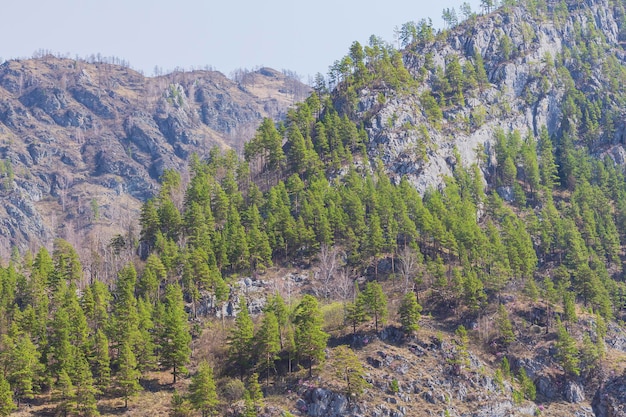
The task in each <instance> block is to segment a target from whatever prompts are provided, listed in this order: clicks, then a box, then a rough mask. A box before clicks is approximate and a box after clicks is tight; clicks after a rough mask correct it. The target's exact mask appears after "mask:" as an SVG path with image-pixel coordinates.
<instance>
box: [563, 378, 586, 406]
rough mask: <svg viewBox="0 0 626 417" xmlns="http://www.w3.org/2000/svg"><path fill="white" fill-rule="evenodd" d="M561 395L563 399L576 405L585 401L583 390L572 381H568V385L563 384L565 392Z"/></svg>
mask: <svg viewBox="0 0 626 417" xmlns="http://www.w3.org/2000/svg"><path fill="white" fill-rule="evenodd" d="M563 394H564V395H563V396H564V397H565V399H566V400H567V401H568V402H570V403H574V404H577V403H580V402H583V401H585V391H584V390H583V387H582V386H581V385H580V384H578V383H576V382H574V381H568V383H567V384H565V391H564V393H563Z"/></svg>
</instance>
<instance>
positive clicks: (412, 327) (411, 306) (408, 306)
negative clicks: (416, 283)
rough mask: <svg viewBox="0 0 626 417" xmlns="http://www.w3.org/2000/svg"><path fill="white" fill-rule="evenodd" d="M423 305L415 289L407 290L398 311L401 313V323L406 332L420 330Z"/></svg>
mask: <svg viewBox="0 0 626 417" xmlns="http://www.w3.org/2000/svg"><path fill="white" fill-rule="evenodd" d="M421 312H422V306H421V305H419V303H418V302H417V296H416V295H415V293H414V292H413V291H410V292H407V293H406V294H405V295H404V297H403V298H402V302H401V304H400V308H399V309H398V313H399V314H400V324H402V328H403V329H404V331H405V332H406V333H409V334H410V333H413V332H416V331H418V330H419V321H420V318H421V314H420V313H421Z"/></svg>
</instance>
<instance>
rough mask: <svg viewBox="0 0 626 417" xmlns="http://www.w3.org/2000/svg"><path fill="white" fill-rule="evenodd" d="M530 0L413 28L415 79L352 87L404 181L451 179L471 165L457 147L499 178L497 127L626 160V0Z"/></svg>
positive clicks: (355, 103)
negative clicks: (459, 167) (439, 26)
mask: <svg viewBox="0 0 626 417" xmlns="http://www.w3.org/2000/svg"><path fill="white" fill-rule="evenodd" d="M515 3H516V2H512V3H510V4H515ZM519 3H520V5H519V6H504V7H502V8H500V9H498V10H497V11H496V12H494V13H491V14H489V15H483V16H473V17H471V18H470V19H469V21H465V22H463V23H462V24H460V25H458V26H457V27H455V28H452V29H450V30H447V31H444V32H442V33H438V34H435V33H434V31H433V29H432V28H431V27H430V26H429V25H428V24H426V23H425V22H424V21H422V22H418V23H416V24H415V23H414V24H410V25H408V27H406V25H405V27H403V32H404V33H403V35H404V38H403V39H404V43H405V49H403V50H402V57H403V61H404V63H405V66H406V68H407V70H408V71H409V72H410V75H411V78H413V80H414V83H412V84H411V85H410V86H407V85H405V86H404V88H395V87H394V86H393V84H392V83H390V82H389V81H388V80H383V81H382V82H374V83H366V84H363V85H360V86H359V85H358V83H357V85H356V86H354V87H353V88H352V89H353V90H354V93H353V94H354V95H353V96H352V97H351V98H350V99H346V97H345V95H340V99H341V100H342V104H343V108H344V110H345V111H346V112H348V113H351V114H352V117H354V118H355V119H358V120H364V122H365V125H366V130H367V133H368V136H369V138H370V141H369V142H368V145H367V146H368V150H369V154H370V157H373V158H378V157H380V158H381V159H382V161H383V163H384V164H385V166H386V167H387V169H388V172H389V173H390V175H391V176H392V177H393V178H395V180H396V181H399V179H400V178H401V177H402V176H407V177H408V178H410V180H411V182H412V183H413V184H414V185H415V186H416V187H417V188H418V189H419V190H420V191H421V192H423V191H424V190H426V189H427V188H428V187H430V186H433V185H435V184H441V180H442V178H443V177H444V176H449V175H451V174H452V172H453V170H454V166H455V164H456V163H457V162H459V161H457V156H455V150H456V151H458V153H459V155H460V158H461V161H460V162H461V163H462V164H464V165H465V166H469V165H471V164H472V163H475V162H481V161H486V162H487V164H484V165H482V167H483V173H484V174H486V175H487V176H489V175H492V174H493V173H494V172H495V171H496V169H497V161H496V157H495V148H494V146H493V145H494V143H495V142H494V137H495V135H494V133H495V132H496V131H497V130H503V131H511V130H517V131H519V132H520V134H521V136H522V137H524V136H525V135H527V134H528V133H530V134H531V135H532V136H535V137H536V136H538V135H539V134H540V132H541V129H542V128H544V127H545V128H546V129H547V132H548V134H549V135H550V136H551V137H560V136H561V135H562V134H563V133H566V134H569V136H570V137H572V138H573V139H574V140H576V139H583V138H584V141H583V142H584V143H583V144H584V145H586V146H587V147H588V149H589V152H591V153H593V154H595V155H608V156H610V157H611V158H613V159H614V160H615V161H617V162H618V163H619V164H623V163H624V162H625V161H626V158H625V156H626V150H625V149H624V130H625V118H624V112H623V107H622V99H621V98H620V96H621V95H622V94H623V90H624V68H625V63H626V52H625V51H624V49H623V42H622V41H623V40H624V30H625V29H624V24H623V19H624V9H623V5H622V4H621V2H615V1H610V0H594V1H586V2H560V3H559V2H552V1H545V2H544V1H539V2H532V3H528V2H519ZM523 3H527V4H528V5H527V6H526V5H523ZM357 73H358V71H357ZM481 73H482V74H481ZM355 78H358V74H357V76H356V77H355ZM490 182H492V181H490Z"/></svg>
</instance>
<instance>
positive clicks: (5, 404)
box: [0, 372, 17, 416]
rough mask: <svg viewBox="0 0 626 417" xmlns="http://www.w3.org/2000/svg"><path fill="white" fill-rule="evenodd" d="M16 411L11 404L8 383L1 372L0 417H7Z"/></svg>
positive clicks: (12, 403)
mask: <svg viewBox="0 0 626 417" xmlns="http://www.w3.org/2000/svg"><path fill="white" fill-rule="evenodd" d="M15 409H17V407H16V406H15V403H14V402H13V391H11V386H10V385H9V381H7V380H6V379H5V378H4V375H3V374H2V372H0V416H8V415H9V414H11V413H12V412H13V410H15Z"/></svg>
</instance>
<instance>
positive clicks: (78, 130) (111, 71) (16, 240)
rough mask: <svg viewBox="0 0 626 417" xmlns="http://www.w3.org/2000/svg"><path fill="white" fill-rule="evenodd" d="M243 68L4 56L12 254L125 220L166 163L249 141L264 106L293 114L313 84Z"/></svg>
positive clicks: (268, 113) (2, 98) (274, 114)
mask: <svg viewBox="0 0 626 417" xmlns="http://www.w3.org/2000/svg"><path fill="white" fill-rule="evenodd" d="M238 78H239V79H238V81H237V82H235V81H233V80H231V79H229V78H227V77H226V76H224V75H223V74H221V73H219V72H216V71H191V72H174V73H171V74H167V75H163V76H158V77H145V76H143V75H141V74H140V73H138V72H136V71H133V70H131V69H129V68H126V67H124V66H119V65H112V64H106V63H87V62H84V61H79V60H72V59H62V58H57V57H53V56H44V57H42V58H38V59H28V60H18V61H7V62H5V63H4V64H2V65H0V161H1V162H2V167H3V168H2V170H1V173H2V176H3V187H2V190H1V192H0V193H1V195H2V198H3V201H4V204H3V205H2V207H0V255H2V256H3V257H4V258H6V256H7V255H8V254H9V253H10V249H11V247H12V246H14V245H15V246H16V247H17V248H18V249H19V250H20V251H23V250H25V249H28V248H36V247H38V246H39V245H41V244H45V245H49V244H50V243H51V239H52V238H53V236H55V235H57V234H59V235H61V236H64V235H65V236H66V237H71V236H74V237H75V236H77V235H82V234H85V233H87V234H88V232H89V230H91V229H93V227H94V226H95V225H98V224H99V225H100V226H102V227H106V228H108V227H109V226H112V228H111V230H115V229H119V227H120V225H121V224H122V223H129V222H127V221H124V222H122V220H121V218H128V217H129V216H130V217H135V216H136V213H137V210H138V208H139V205H140V203H141V201H143V200H145V199H146V198H149V197H150V196H152V195H153V194H154V192H155V190H156V189H157V180H158V178H159V176H160V175H161V174H162V173H163V171H164V170H165V169H176V170H184V168H185V165H186V160H187V158H188V157H189V155H190V154H191V153H194V152H195V153H197V154H198V155H200V156H201V157H202V156H203V155H206V154H207V153H208V152H209V150H210V149H211V148H212V147H214V146H218V147H220V148H222V149H236V150H237V149H241V147H242V145H243V143H244V142H245V141H246V140H248V139H250V138H251V137H252V135H254V132H255V130H256V127H257V126H258V125H259V123H260V122H261V120H262V119H263V118H264V117H271V118H275V119H280V118H282V117H284V115H285V112H286V109H287V108H288V107H289V106H290V105H292V104H294V103H295V102H297V101H299V100H301V99H303V98H304V97H306V95H307V94H308V91H309V90H310V89H309V87H308V86H306V85H305V84H303V83H301V82H299V81H298V80H296V79H295V78H293V77H289V76H286V75H284V74H283V73H281V72H278V71H275V70H273V69H270V68H261V69H259V70H257V71H250V72H243V73H242V74H240V77H238ZM129 224H130V223H129ZM105 234H106V233H105Z"/></svg>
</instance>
